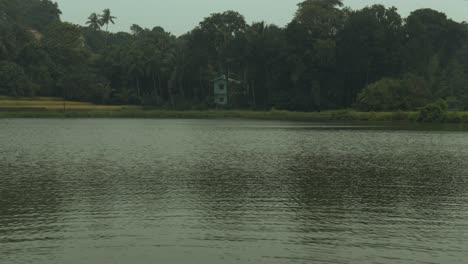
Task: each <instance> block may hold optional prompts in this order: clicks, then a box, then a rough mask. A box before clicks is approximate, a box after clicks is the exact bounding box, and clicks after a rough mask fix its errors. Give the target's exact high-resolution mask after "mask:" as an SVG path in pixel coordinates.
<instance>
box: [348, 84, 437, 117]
mask: <svg viewBox="0 0 468 264" xmlns="http://www.w3.org/2000/svg"><path fill="white" fill-rule="evenodd" d="M429 97H430V91H429V85H428V84H427V83H426V82H425V81H424V80H422V79H419V78H415V77H411V78H407V79H404V80H398V79H382V80H380V81H377V82H375V83H373V84H370V85H369V86H367V87H366V88H365V89H364V90H363V91H362V92H361V93H360V94H359V95H358V98H357V101H356V104H355V108H357V109H358V110H361V111H395V110H412V109H415V108H417V107H421V106H423V105H425V104H427V102H428V100H427V98H429Z"/></svg>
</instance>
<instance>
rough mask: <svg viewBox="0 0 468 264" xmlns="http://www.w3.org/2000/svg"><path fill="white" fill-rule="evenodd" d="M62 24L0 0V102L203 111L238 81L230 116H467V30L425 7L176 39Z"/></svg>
mask: <svg viewBox="0 0 468 264" xmlns="http://www.w3.org/2000/svg"><path fill="white" fill-rule="evenodd" d="M97 11H98V10H97ZM98 13H101V12H98ZM60 15H61V12H60V9H59V7H58V6H57V4H56V3H54V2H52V1H50V0H0V95H7V96H14V97H31V96H54V97H63V98H65V99H67V100H78V101H89V102H94V103H99V104H138V105H140V104H141V105H145V106H154V107H160V108H168V109H207V108H212V107H214V105H213V94H212V93H213V89H212V80H213V79H215V78H217V77H219V76H222V75H225V76H230V77H231V78H234V79H237V80H239V81H240V83H241V84H242V90H243V97H242V99H241V100H240V101H239V102H238V104H237V105H231V106H230V107H233V108H245V109H272V108H275V109H287V110H295V111H318V110H325V109H341V108H350V107H356V108H358V109H360V110H363V111H387V110H410V109H416V108H419V107H421V106H424V105H427V104H429V103H432V102H435V101H437V100H439V99H444V100H446V101H447V102H448V104H449V107H450V108H453V109H461V108H466V107H468V25H467V24H465V23H458V22H455V21H453V20H451V19H449V18H447V16H446V15H445V14H444V13H441V12H438V11H435V10H431V9H420V10H416V11H414V12H412V13H411V14H410V15H409V16H408V17H406V18H402V17H401V15H400V14H399V13H398V11H397V9H396V8H394V7H385V6H382V5H373V6H369V7H366V8H363V9H361V10H352V9H350V8H347V7H344V6H343V3H342V1H340V0H306V1H304V2H302V3H301V4H299V5H298V10H297V12H296V14H295V16H294V18H293V19H292V21H291V22H290V23H289V24H288V25H286V26H285V27H278V26H275V25H270V24H266V23H265V22H258V23H253V24H247V23H246V21H245V19H244V17H243V16H242V15H241V14H239V13H237V12H234V11H226V12H224V13H216V14H212V15H211V16H209V17H207V18H204V19H203V20H202V21H201V22H200V23H199V25H198V26H197V27H196V28H194V29H193V30H192V31H190V32H188V33H186V34H184V35H181V36H179V37H176V36H174V35H172V34H171V33H169V32H167V31H165V30H164V29H163V28H161V27H154V28H153V29H147V28H142V27H140V26H138V25H133V26H132V27H131V28H130V31H129V32H119V33H110V32H109V31H108V27H109V26H110V25H111V24H113V23H114V22H115V23H118V17H117V18H116V17H114V16H112V14H111V12H110V10H108V9H106V10H104V12H102V14H101V15H98V14H91V15H90V16H89V18H86V17H84V18H83V22H85V21H87V26H78V25H73V24H70V23H67V22H63V21H61V19H60Z"/></svg>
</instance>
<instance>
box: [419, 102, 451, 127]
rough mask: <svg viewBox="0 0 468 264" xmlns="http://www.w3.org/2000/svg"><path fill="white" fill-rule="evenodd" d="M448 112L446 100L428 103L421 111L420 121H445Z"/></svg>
mask: <svg viewBox="0 0 468 264" xmlns="http://www.w3.org/2000/svg"><path fill="white" fill-rule="evenodd" d="M447 113H448V104H447V102H446V101H445V100H442V99H440V100H438V101H437V102H435V103H432V104H428V105H426V106H425V107H423V108H422V109H421V110H420V111H419V118H418V121H420V122H443V121H445V119H446V117H447Z"/></svg>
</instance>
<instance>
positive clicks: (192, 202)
mask: <svg viewBox="0 0 468 264" xmlns="http://www.w3.org/2000/svg"><path fill="white" fill-rule="evenodd" d="M464 130H465V128H463V127H438V128H433V127H429V130H428V127H423V128H422V129H421V127H407V126H406V127H405V126H402V125H397V126H394V125H392V126H391V127H389V126H387V125H381V124H380V125H373V126H366V125H351V124H334V125H329V124H300V123H285V122H262V121H242V120H237V121H236V120H233V121H220V120H218V121H214V120H212V121H209V120H208V121H207V120H93V119H90V120H0V168H1V171H0V263H13V264H16V263H39V264H42V263H44V264H46V263H47V264H49V263H72V264H74V263H96V264H97V263H99V264H101V263H207V264H210V263H216V264H217V263H464V262H465V260H466V259H467V258H468V232H467V231H466V230H468V133H466V132H464ZM429 131H432V132H429Z"/></svg>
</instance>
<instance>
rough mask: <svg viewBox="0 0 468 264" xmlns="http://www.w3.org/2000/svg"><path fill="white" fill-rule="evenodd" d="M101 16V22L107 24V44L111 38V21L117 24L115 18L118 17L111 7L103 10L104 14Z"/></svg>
mask: <svg viewBox="0 0 468 264" xmlns="http://www.w3.org/2000/svg"><path fill="white" fill-rule="evenodd" d="M100 17H101V18H100V19H99V21H100V22H101V25H106V32H107V34H106V45H107V43H108V40H109V23H112V24H115V23H114V19H116V17H115V16H112V15H111V11H110V9H109V8H106V9H104V10H103V11H102V15H101V16H100Z"/></svg>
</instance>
